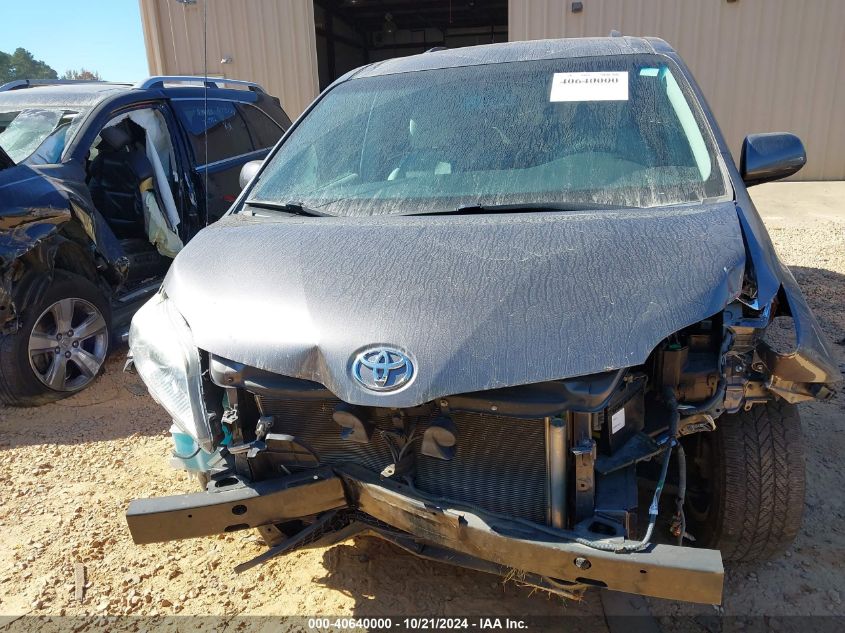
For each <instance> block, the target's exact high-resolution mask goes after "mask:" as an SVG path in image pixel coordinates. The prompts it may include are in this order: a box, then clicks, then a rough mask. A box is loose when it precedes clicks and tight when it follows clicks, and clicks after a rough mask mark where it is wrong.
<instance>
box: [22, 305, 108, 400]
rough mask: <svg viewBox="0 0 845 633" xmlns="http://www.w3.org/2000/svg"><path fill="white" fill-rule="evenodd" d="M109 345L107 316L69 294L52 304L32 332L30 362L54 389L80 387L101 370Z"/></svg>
mask: <svg viewBox="0 0 845 633" xmlns="http://www.w3.org/2000/svg"><path fill="white" fill-rule="evenodd" d="M107 348H108V328H107V325H106V320H105V318H104V317H103V315H102V313H101V312H100V311H99V310H98V309H97V307H96V306H95V305H94V304H92V303H90V302H88V301H85V300H84V299H78V298H75V297H69V298H66V299H60V300H59V301H56V302H55V303H53V304H52V305H50V306H49V307H48V308H47V309H46V310H44V312H42V313H41V315H40V316H39V317H38V319H37V320H36V321H35V325H34V326H33V328H32V332H30V335H29V344H28V348H27V351H28V355H29V364H30V366H31V367H32V371H33V372H35V375H36V377H37V378H38V380H40V381H41V383H42V384H43V385H45V386H46V387H49V388H50V389H52V390H53V391H78V390H79V389H82V388H83V387H85V386H87V385H88V384H89V383H90V382H91V381H92V380H94V378H95V377H96V376H97V374H98V373H99V371H100V368H101V367H102V366H103V362H104V361H105V358H106V351H107Z"/></svg>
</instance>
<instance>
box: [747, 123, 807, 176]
mask: <svg viewBox="0 0 845 633" xmlns="http://www.w3.org/2000/svg"><path fill="white" fill-rule="evenodd" d="M806 162H807V153H806V152H805V151H804V144H803V143H802V142H801V139H800V138H798V137H797V136H795V135H794V134H788V133H786V132H778V133H774V134H749V135H748V136H746V137H745V140H744V141H743V143H742V154H741V156H740V158H739V173H740V174H741V175H742V180H743V182H745V184H746V186H749V187H750V186H751V185H758V184H760V183H761V182H769V181H771V180H780V179H781V178H786V177H787V176H791V175H792V174H794V173H795V172H797V171H798V170H799V169H801V168H802V167H803V166H804V164H805V163H806Z"/></svg>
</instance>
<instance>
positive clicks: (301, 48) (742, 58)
mask: <svg viewBox="0 0 845 633" xmlns="http://www.w3.org/2000/svg"><path fill="white" fill-rule="evenodd" d="M139 1H140V4H141V15H142V18H143V22H144V36H145V39H146V45H147V57H148V60H149V64H150V72H151V73H154V74H161V73H168V74H179V73H192V74H193V73H200V74H201V73H202V71H203V38H202V13H203V4H204V3H205V2H206V1H207V2H208V61H209V65H208V69H209V73H210V74H217V75H224V76H227V77H235V78H239V79H251V80H254V81H258V82H259V83H261V84H262V85H264V86H265V87H266V88H267V90H269V91H270V92H271V93H273V94H275V95H277V96H278V97H279V98H280V99H281V100H282V104H283V105H284V107H285V109H286V110H287V112H288V114H289V115H290V116H291V117H296V116H298V115H299V114H300V113H301V112H302V110H303V109H304V108H305V107H306V106H307V105H308V103H310V102H311V100H312V99H313V98H314V97H315V96H316V95H317V92H318V80H317V55H316V40H315V33H314V6H313V1H312V0H198V2H197V3H196V4H194V5H185V4H182V3H180V2H177V1H176V0H139ZM581 4H582V5H583V10H582V11H581V12H580V13H572V11H571V5H572V2H570V1H569V0H510V5H509V22H510V23H509V25H508V29H509V39H511V40H524V39H542V38H549V37H582V36H588V35H607V34H608V33H609V32H610V30H611V29H617V30H619V31H621V32H623V33H625V34H627V35H654V36H657V37H662V38H663V39H665V40H667V41H668V42H669V43H670V44H672V45H673V46H674V47H675V48H676V49H677V50H678V51H679V52H680V53H681V55H682V56H683V57H684V59H685V60H686V61H687V64H688V65H689V66H690V68H691V69H692V71H693V73H694V74H695V76H696V78H697V79H698V81H699V83H700V84H701V87H702V89H703V90H704V93H705V95H706V96H707V99H708V101H709V102H710V105H711V106H712V108H713V110H714V112H715V113H716V117H717V119H718V120H719V123H720V125H721V127H722V130H723V131H724V133H725V136H726V138H727V140H728V143H729V144H730V146H731V149H732V150H733V152H734V154H735V155H736V156H738V155H739V148H740V144H741V142H742V139H743V138H744V137H745V135H746V134H748V133H750V132H767V131H790V132H794V133H796V134H798V135H799V136H800V137H801V138H802V139H803V140H804V143H805V145H806V146H807V154H808V163H807V166H806V167H805V168H804V169H803V170H802V171H801V172H799V174H798V175H797V176H796V177H795V179H801V180H820V179H826V180H843V179H845V0H736V1H735V2H728V1H727V0H582V3H581ZM223 57H231V58H232V63H231V64H221V63H220V60H221V59H222V58H223Z"/></svg>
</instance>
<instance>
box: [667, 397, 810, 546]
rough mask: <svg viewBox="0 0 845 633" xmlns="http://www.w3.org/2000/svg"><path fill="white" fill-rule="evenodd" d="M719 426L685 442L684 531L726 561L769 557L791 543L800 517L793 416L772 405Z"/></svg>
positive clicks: (797, 427)
mask: <svg viewBox="0 0 845 633" xmlns="http://www.w3.org/2000/svg"><path fill="white" fill-rule="evenodd" d="M717 425H718V428H717V430H716V431H715V432H712V433H700V434H698V435H696V436H692V437H690V438H688V440H689V444H688V443H687V441H685V442H684V444H685V448H688V451H687V452H688V457H687V463H688V464H689V468H690V475H691V478H690V479H691V481H690V485H691V489H690V490H689V493H690V494H688V495H687V506H686V507H687V509H686V515H687V519H688V521H687V526H688V527H687V531H688V532H689V533H691V534H692V535H693V536H694V537H695V538H696V543H697V544H698V545H700V546H703V547H708V548H713V549H718V550H721V552H722V556H723V558H724V559H725V560H729V561H742V562H752V561H764V560H768V559H771V558H774V557H775V556H777V555H779V554H781V553H782V552H783V551H785V550H786V549H787V548H788V547H789V546H790V545H791V544H792V541H793V540H794V539H795V536H796V535H797V534H798V531H799V529H800V528H801V517H802V515H803V512H804V477H805V475H804V450H803V443H802V438H801V419H800V418H799V417H798V409H797V407H796V406H795V405H792V404H789V403H787V402H784V401H782V400H778V401H777V402H768V403H766V404H765V405H756V406H754V407H753V408H752V409H751V410H750V411H743V412H740V413H736V414H729V415H723V416H722V417H721V418H719V419H718V421H717ZM702 478H703V480H702Z"/></svg>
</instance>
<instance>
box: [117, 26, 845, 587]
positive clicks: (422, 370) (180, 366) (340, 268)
mask: <svg viewBox="0 0 845 633" xmlns="http://www.w3.org/2000/svg"><path fill="white" fill-rule="evenodd" d="M804 162H805V155H804V149H803V146H802V145H801V142H800V141H799V140H798V139H797V138H796V137H794V136H792V135H790V134H760V135H753V136H749V137H748V138H746V140H745V142H744V145H743V151H742V156H741V159H740V161H739V166H738V167H737V166H735V164H734V161H733V159H732V158H731V155H730V154H729V152H728V149H727V146H726V144H725V141H724V139H723V138H722V136H721V134H720V132H719V130H718V127H717V125H716V122H715V120H714V119H713V115H712V113H711V112H710V111H709V110H708V108H707V106H706V104H705V102H704V99H703V97H702V96H701V93H700V91H699V89H698V87H697V86H696V84H695V82H694V81H693V79H692V78H691V76H690V74H689V72H688V70H687V69H686V67H685V66H684V64H683V62H682V61H681V60H680V59H679V57H678V55H677V54H676V53H675V52H674V51H673V50H672V49H671V48H670V47H669V46H668V45H667V44H666V43H665V42H663V41H661V40H657V39H641V38H628V37H613V38H602V39H576V40H550V41H539V42H520V43H509V44H497V45H490V46H480V47H473V48H462V49H459V50H452V51H450V50H439V51H432V52H429V53H426V54H423V55H417V56H413V57H406V58H402V59H393V60H389V61H385V62H379V63H375V64H371V65H369V66H365V67H363V68H359V69H357V70H354V71H352V72H350V73H349V74H347V75H346V76H344V77H342V78H341V79H339V80H338V81H336V82H335V83H334V84H333V85H332V86H330V87H329V88H328V89H327V90H326V91H325V92H324V93H323V94H322V95H321V96H320V98H319V99H318V100H317V101H316V102H315V103H314V104H313V105H312V106H311V107H310V109H309V110H308V111H307V112H306V113H305V114H304V115H303V116H302V117H301V118H300V119H299V120H298V121H297V122H296V123H295V124H294V126H293V127H292V128H291V129H290V130H289V131H288V132H287V134H286V135H285V136H284V137H283V139H282V140H281V142H280V143H279V145H277V147H276V148H275V150H274V152H273V154H272V155H271V156H270V157H269V158H268V159H267V161H266V162H265V163H264V164H263V166H261V167H260V168H258V169H257V168H256V167H255V166H254V165H252V166H250V167H248V168H245V171H244V174H245V175H246V176H252V177H251V181H250V183H249V184H248V186H247V187H246V188H245V190H244V191H243V192H242V194H241V196H240V197H239V199H238V200H237V201H236V203H235V204H234V206H233V208H232V209H231V211H230V213H229V215H228V216H226V217H224V218H223V219H222V220H221V221H220V222H218V223H217V224H215V225H213V226H211V227H209V228H207V229H205V230H203V231H202V232H200V233H199V234H198V235H197V236H196V237H195V238H194V240H193V241H192V242H191V243H190V244H188V245H187V246H186V247H185V248H184V249H183V250H182V252H181V253H180V254H179V256H178V257H177V258H176V259H175V262H174V263H173V266H172V267H171V269H170V271H169V273H168V275H167V277H166V279H165V281H164V284H163V286H162V288H161V290H160V292H159V293H158V294H157V295H156V296H155V297H154V298H153V299H152V300H150V301H149V303H147V304H146V305H145V306H144V307H143V308H142V309H141V310H140V311H139V312H138V313H137V314H136V316H135V318H134V320H133V323H132V327H131V330H130V345H131V354H132V356H133V359H134V364H135V366H136V368H137V371H138V372H139V374H140V375H141V377H142V378H143V380H144V381H145V382H146V384H147V386H148V388H149V390H150V393H151V394H152V395H153V397H154V398H155V399H156V400H157V401H158V402H159V403H161V405H162V406H163V407H164V408H165V409H166V410H167V412H168V413H169V414H170V415H171V416H172V418H173V422H174V425H173V427H172V433H173V438H174V445H175V448H174V455H173V462H174V463H175V464H176V465H177V466H178V467H181V468H185V469H188V470H190V471H193V472H195V473H197V474H198V475H199V477H200V479H201V480H202V481H203V482H204V484H205V491H204V492H198V493H196V494H188V495H180V496H174V497H160V498H151V499H140V500H135V501H133V502H132V503H131V504H130V506H129V509H128V512H127V520H128V523H129V527H130V530H131V532H132V536H133V538H134V540H135V542H136V543H152V542H157V541H166V540H172V539H182V538H189V537H198V536H204V535H210V534H216V533H224V532H231V531H234V530H240V529H246V528H259V530H260V533H261V534H262V535H263V537H264V539H265V540H266V541H267V543H268V545H269V546H270V547H269V549H268V550H267V552H265V553H264V554H262V555H261V556H259V557H258V558H256V559H253V560H251V561H246V562H244V563H243V564H241V565H240V566H238V568H237V569H238V570H245V569H248V568H250V567H252V566H254V565H256V564H259V563H261V562H262V561H265V560H267V559H269V558H271V557H273V556H277V555H280V554H285V553H288V552H291V551H293V550H295V549H297V548H301V547H312V546H324V545H329V544H332V543H336V542H339V541H341V540H343V539H347V538H349V537H351V536H353V535H359V534H369V535H375V536H378V537H380V538H383V539H386V540H388V541H390V542H392V543H395V544H396V545H398V546H399V547H402V548H404V549H406V550H408V551H410V552H412V553H414V554H417V555H419V556H422V557H426V558H430V559H435V560H440V561H445V562H449V563H452V564H457V565H462V566H466V567H470V568H473V569H479V570H486V571H489V572H491V573H495V574H502V575H505V574H508V573H514V572H515V573H517V574H518V576H519V578H521V579H522V580H524V582H526V583H529V584H532V585H536V586H538V587H542V588H544V589H547V590H549V591H552V592H558V593H562V594H565V595H572V594H577V593H579V592H580V591H582V590H583V589H584V588H586V587H590V586H594V587H595V586H597V587H608V588H611V589H615V590H620V591H628V592H634V593H639V594H644V595H649V596H659V597H664V598H670V599H677V600H687V601H693V602H703V603H719V602H721V599H722V582H723V566H722V560H723V558H724V559H727V560H742V561H752V560H761V559H765V558H769V557H772V556H776V555H777V554H778V553H779V552H781V551H782V550H783V549H784V548H785V547H786V546H787V545H788V544H789V543H790V542H791V541H792V539H793V538H794V537H795V535H796V533H797V531H798V529H799V526H800V522H801V513H802V506H803V497H804V464H803V453H802V440H801V428H800V422H799V418H798V413H797V410H796V404H797V403H799V402H801V401H805V400H812V399H824V398H828V397H830V396H831V395H832V394H833V389H834V388H835V383H837V382H839V381H840V379H841V376H840V375H839V372H838V369H837V367H836V365H835V364H834V362H833V361H832V360H831V354H830V352H829V350H828V348H827V346H826V343H825V341H824V338H823V335H822V333H821V331H820V328H819V325H818V323H817V322H816V320H815V319H814V317H813V315H812V314H811V312H810V310H809V308H808V306H807V304H806V302H805V300H804V299H803V297H802V295H801V292H800V290H799V288H798V286H797V284H796V282H795V279H794V278H793V276H792V275H791V274H790V272H789V270H788V269H787V268H786V267H785V266H783V265H782V264H781V263H780V261H779V260H778V258H777V256H776V254H775V252H774V250H773V248H772V245H771V242H770V240H769V237H768V236H767V234H766V230H765V228H764V226H763V224H762V222H761V220H760V217H759V216H758V214H757V212H756V211H755V209H754V206H753V204H752V202H751V200H750V199H749V197H748V194H747V191H746V187H747V186H748V185H753V184H756V183H760V182H764V181H769V180H776V179H778V178H782V177H785V176H788V175H791V174H793V173H795V172H796V171H798V170H799V169H800V168H801V166H802V165H803V164H804ZM256 171H257V173H255V172H256ZM775 329H777V334H778V335H777V336H774V330H775ZM139 492H143V491H139Z"/></svg>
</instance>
